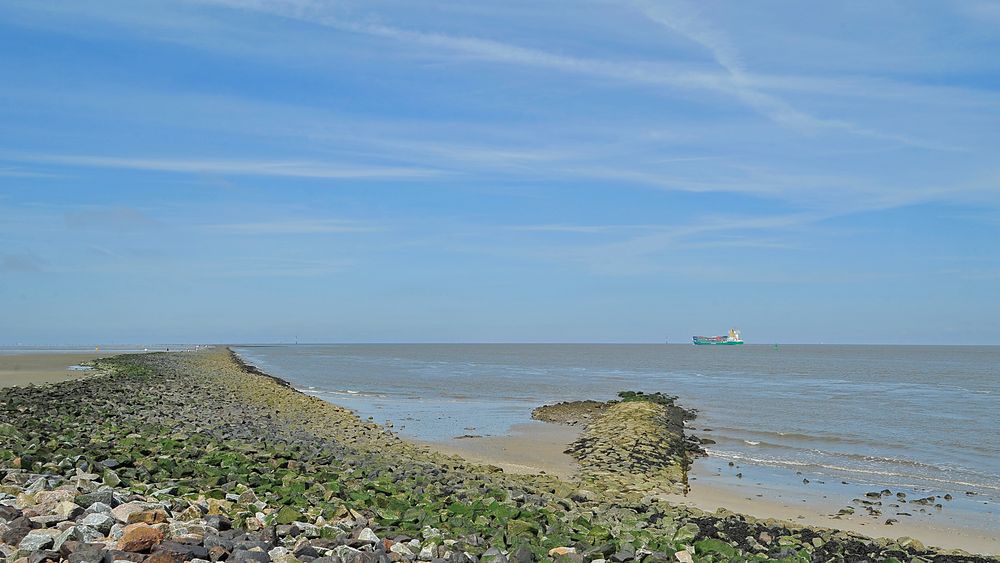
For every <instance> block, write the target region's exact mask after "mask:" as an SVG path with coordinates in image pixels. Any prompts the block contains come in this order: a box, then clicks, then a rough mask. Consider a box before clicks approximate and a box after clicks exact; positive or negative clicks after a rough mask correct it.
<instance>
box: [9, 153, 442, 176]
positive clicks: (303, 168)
mask: <svg viewBox="0 0 1000 563" xmlns="http://www.w3.org/2000/svg"><path fill="white" fill-rule="evenodd" d="M0 158H4V159H6V160H16V161H21V162H35V163H39V164H50V165H56V166H81V167H87V168H115V169H126V170H144V171H155V172H177V173H192V174H231V175H235V176H282V177H297V178H330V179H405V178H429V177H433V176H438V175H441V174H442V172H441V171H439V170H431V169H426V168H407V167H394V166H358V165H354V164H340V163H327V162H319V161H310V160H252V159H241V160H232V159H174V158H148V157H146V158H144V157H122V156H95V155H66V154H12V153H7V154H0Z"/></svg>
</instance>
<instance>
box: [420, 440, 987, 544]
mask: <svg viewBox="0 0 1000 563" xmlns="http://www.w3.org/2000/svg"><path fill="white" fill-rule="evenodd" d="M579 434H580V428H579V427H571V426H565V425H560V424H547V423H541V422H531V423H526V424H519V425H515V426H514V427H513V428H512V429H511V433H510V434H509V435H506V436H490V437H482V438H478V437H477V438H462V439H451V440H448V441H446V442H424V444H425V445H427V446H429V447H431V448H433V449H435V450H437V451H441V452H444V453H448V454H453V455H459V456H461V457H464V458H465V459H467V460H469V461H472V462H475V463H482V464H488V465H495V466H497V467H500V468H502V469H504V471H509V472H511V473H521V474H535V473H547V474H550V475H557V476H559V477H562V478H572V477H573V474H574V473H575V471H576V468H577V464H576V461H575V460H574V459H573V458H571V457H570V456H569V455H567V454H565V453H563V451H564V450H565V449H566V447H567V446H568V445H569V444H570V443H571V442H572V441H573V440H575V439H576V438H577V437H578V436H579ZM714 463H716V461H715V460H711V459H709V460H706V461H705V463H696V464H695V466H694V467H693V469H692V471H691V473H690V475H691V476H692V477H693V478H694V479H693V480H692V481H691V492H690V493H689V494H687V495H686V496H682V495H665V496H664V498H666V499H668V500H669V501H671V502H673V503H676V504H683V505H686V506H692V507H696V508H699V509H701V510H705V511H709V512H713V511H715V510H717V509H725V510H729V511H731V512H735V513H739V514H748V515H751V516H754V517H757V518H773V519H775V520H782V521H785V522H789V523H791V524H793V525H797V526H807V525H808V526H812V527H824V528H832V529H838V530H846V531H851V532H856V533H859V534H864V535H866V536H871V537H891V538H900V537H904V536H906V537H911V538H916V539H918V540H920V541H921V542H923V543H924V544H926V545H929V546H935V547H940V548H944V549H963V550H966V551H968V552H971V553H978V554H990V555H996V554H1000V531H991V530H980V529H974V528H968V527H959V526H952V525H948V524H943V523H940V524H939V523H934V522H927V521H922V520H908V519H906V518H900V522H898V523H896V524H894V525H892V526H886V525H885V524H884V523H883V521H882V520H873V519H870V518H867V517H863V516H860V515H858V516H842V517H841V519H835V518H832V517H831V515H832V514H836V512H837V510H838V509H839V508H840V507H841V506H843V504H842V503H841V504H840V505H837V504H836V503H835V502H834V501H830V502H828V503H824V502H822V501H821V500H820V499H815V498H810V497H809V495H807V494H803V495H802V496H800V497H795V496H792V495H789V494H788V492H787V491H785V492H784V493H783V494H782V495H781V498H778V494H776V493H775V491H770V490H767V489H766V488H760V487H757V486H755V485H754V484H753V483H746V484H738V485H737V484H733V483H728V482H726V479H725V478H724V477H719V476H717V475H716V473H715V472H714V471H712V470H711V469H710V468H709V465H712V464H714ZM757 495H761V496H759V497H758V496H757ZM803 501H805V502H803ZM859 512H860V511H859ZM883 520H884V519H883Z"/></svg>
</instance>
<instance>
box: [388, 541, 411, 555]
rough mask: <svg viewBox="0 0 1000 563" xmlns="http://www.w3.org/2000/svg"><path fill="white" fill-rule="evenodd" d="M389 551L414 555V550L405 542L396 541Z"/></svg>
mask: <svg viewBox="0 0 1000 563" xmlns="http://www.w3.org/2000/svg"><path fill="white" fill-rule="evenodd" d="M389 551H391V552H393V553H395V554H397V555H401V556H403V557H413V551H412V550H410V548H409V547H407V545H406V544H405V543H394V544H392V547H390V548H389Z"/></svg>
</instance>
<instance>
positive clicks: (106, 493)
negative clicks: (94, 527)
mask: <svg viewBox="0 0 1000 563" xmlns="http://www.w3.org/2000/svg"><path fill="white" fill-rule="evenodd" d="M75 500H76V503H77V504H79V505H80V506H82V507H84V508H90V507H91V506H93V505H94V503H98V502H99V503H101V504H104V505H107V506H109V507H114V506H116V505H117V504H118V503H117V501H116V500H115V494H114V491H111V490H110V489H106V490H103V491H94V492H92V493H86V494H82V495H77V497H76V499H75ZM109 510H110V508H109Z"/></svg>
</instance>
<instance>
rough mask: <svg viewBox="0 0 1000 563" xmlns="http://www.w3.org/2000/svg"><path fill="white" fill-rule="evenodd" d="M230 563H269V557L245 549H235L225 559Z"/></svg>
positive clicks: (265, 554)
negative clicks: (254, 562)
mask: <svg viewBox="0 0 1000 563" xmlns="http://www.w3.org/2000/svg"><path fill="white" fill-rule="evenodd" d="M226 561H229V562H230V563H247V562H252V561H259V562H260V563H270V562H271V556H270V555H268V554H267V553H263V552H260V551H247V550H245V549H237V550H236V551H234V552H233V553H232V554H231V555H230V556H229V559H226Z"/></svg>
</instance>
